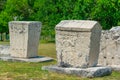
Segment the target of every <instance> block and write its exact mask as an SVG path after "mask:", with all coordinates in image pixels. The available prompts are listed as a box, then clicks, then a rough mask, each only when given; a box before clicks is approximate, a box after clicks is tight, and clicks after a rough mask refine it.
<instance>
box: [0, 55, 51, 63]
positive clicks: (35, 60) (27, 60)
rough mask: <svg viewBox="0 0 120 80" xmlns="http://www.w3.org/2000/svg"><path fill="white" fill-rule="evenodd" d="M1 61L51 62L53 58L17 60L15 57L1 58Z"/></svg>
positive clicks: (41, 57)
mask: <svg viewBox="0 0 120 80" xmlns="http://www.w3.org/2000/svg"><path fill="white" fill-rule="evenodd" d="M0 60H3V61H15V62H46V61H51V60H53V58H50V57H44V56H38V57H34V58H15V57H11V56H8V57H0Z"/></svg>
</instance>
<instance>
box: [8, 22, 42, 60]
mask: <svg viewBox="0 0 120 80" xmlns="http://www.w3.org/2000/svg"><path fill="white" fill-rule="evenodd" d="M41 26H42V25H41V23H40V22H34V21H29V22H28V21H26V22H25V21H12V22H9V31H10V54H11V56H13V57H20V58H30V57H36V56H38V55H37V53H38V44H39V37H40V32H41Z"/></svg>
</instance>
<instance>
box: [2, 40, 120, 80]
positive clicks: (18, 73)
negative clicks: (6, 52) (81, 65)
mask: <svg viewBox="0 0 120 80" xmlns="http://www.w3.org/2000/svg"><path fill="white" fill-rule="evenodd" d="M0 44H9V43H8V42H4V43H3V42H0ZM38 53H39V55H42V56H48V57H52V58H54V59H55V60H54V61H51V62H42V63H27V62H6V61H0V80H120V72H115V71H113V73H112V74H111V75H110V76H104V77H98V78H81V77H78V76H75V75H65V74H58V73H54V72H48V71H45V70H42V69H41V67H42V66H46V65H52V64H56V63H57V62H56V51H55V44H54V43H44V44H43V43H41V44H40V46H39V51H38Z"/></svg>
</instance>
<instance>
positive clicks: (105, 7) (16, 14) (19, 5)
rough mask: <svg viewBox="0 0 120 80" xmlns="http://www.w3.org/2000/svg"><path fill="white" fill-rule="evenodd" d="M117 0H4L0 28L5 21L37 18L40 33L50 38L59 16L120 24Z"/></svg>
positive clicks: (1, 29) (119, 0)
mask: <svg viewBox="0 0 120 80" xmlns="http://www.w3.org/2000/svg"><path fill="white" fill-rule="evenodd" d="M119 9H120V0H7V1H6V3H5V4H4V7H3V8H2V9H1V13H0V32H5V31H6V32H8V22H9V21H11V20H19V21H41V22H42V24H43V27H42V34H41V35H42V36H43V37H51V38H54V35H55V31H54V28H55V25H56V24H57V23H59V22H60V21H61V20H70V19H71V20H74V19H76V20H97V21H99V22H100V24H101V25H102V26H103V29H110V28H111V27H112V26H117V25H120V16H119V14H120V10H119Z"/></svg>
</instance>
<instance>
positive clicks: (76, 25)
mask: <svg viewBox="0 0 120 80" xmlns="http://www.w3.org/2000/svg"><path fill="white" fill-rule="evenodd" d="M94 27H97V29H101V26H100V24H99V23H98V22H97V21H91V20H62V21H61V22H60V23H58V24H57V25H56V30H63V31H91V30H92V29H93V28H94Z"/></svg>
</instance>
